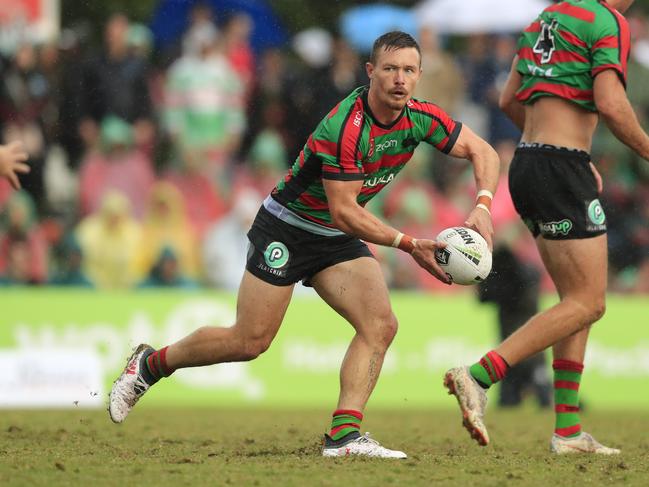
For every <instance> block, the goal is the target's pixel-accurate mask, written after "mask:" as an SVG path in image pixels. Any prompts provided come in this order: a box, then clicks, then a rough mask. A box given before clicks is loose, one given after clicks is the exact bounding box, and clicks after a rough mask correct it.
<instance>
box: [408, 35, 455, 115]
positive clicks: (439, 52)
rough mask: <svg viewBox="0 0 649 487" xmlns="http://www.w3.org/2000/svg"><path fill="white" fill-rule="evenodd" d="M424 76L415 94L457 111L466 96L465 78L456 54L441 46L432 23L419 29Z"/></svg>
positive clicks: (453, 111)
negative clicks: (448, 52)
mask: <svg viewBox="0 0 649 487" xmlns="http://www.w3.org/2000/svg"><path fill="white" fill-rule="evenodd" d="M419 46H420V47H421V68H422V73H421V78H420V79H419V83H418V84H417V89H416V90H415V97H416V98H420V99H422V100H426V101H430V102H433V103H435V104H437V105H439V106H440V107H442V108H443V109H444V110H445V111H447V112H448V113H450V114H452V115H453V114H456V113H457V111H458V108H459V103H460V101H461V99H462V98H463V97H464V90H465V87H464V80H463V79H462V73H461V72H460V68H459V66H458V65H457V63H456V62H455V60H454V59H453V57H452V56H450V55H449V54H447V53H446V52H445V51H444V50H443V49H442V47H441V46H440V42H439V37H438V36H437V33H436V32H434V31H433V30H432V29H431V28H429V27H424V28H422V29H421V30H420V31H419Z"/></svg>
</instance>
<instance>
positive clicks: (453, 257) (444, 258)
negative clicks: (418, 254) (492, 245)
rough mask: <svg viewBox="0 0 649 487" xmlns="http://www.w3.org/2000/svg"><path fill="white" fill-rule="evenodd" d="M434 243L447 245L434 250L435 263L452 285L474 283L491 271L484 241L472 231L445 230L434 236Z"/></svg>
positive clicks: (462, 228) (489, 255)
mask: <svg viewBox="0 0 649 487" xmlns="http://www.w3.org/2000/svg"><path fill="white" fill-rule="evenodd" d="M437 241H438V242H446V244H447V245H446V247H445V248H443V249H437V250H436V251H435V260H436V261H437V263H438V264H439V266H440V267H441V268H442V270H443V271H444V272H446V274H447V275H448V276H449V277H450V278H451V280H452V281H453V283H454V284H462V285H463V286H468V285H471V284H477V283H479V282H480V281H484V280H485V279H486V278H487V276H488V275H489V272H491V252H490V251H489V247H488V246H487V241H486V240H485V239H484V238H483V237H482V235H480V234H479V233H478V232H476V231H475V230H471V229H470V228H466V227H451V228H447V229H446V230H442V231H441V232H440V234H439V235H437Z"/></svg>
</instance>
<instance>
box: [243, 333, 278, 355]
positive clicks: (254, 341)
mask: <svg viewBox="0 0 649 487" xmlns="http://www.w3.org/2000/svg"><path fill="white" fill-rule="evenodd" d="M271 342H272V338H268V337H265V336H257V337H247V338H246V339H244V342H243V346H242V348H241V360H242V361H249V360H254V359H256V358H257V357H259V356H260V355H261V354H262V353H264V352H265V351H266V350H268V348H269V347H270V344H271Z"/></svg>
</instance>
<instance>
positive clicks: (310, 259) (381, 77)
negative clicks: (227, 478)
mask: <svg viewBox="0 0 649 487" xmlns="http://www.w3.org/2000/svg"><path fill="white" fill-rule="evenodd" d="M366 69H367V74H368V76H369V78H370V84H369V87H361V88H358V89H357V90H354V91H353V92H352V93H351V94H350V95H349V96H348V97H347V98H345V99H344V100H342V101H341V102H340V103H339V104H338V105H337V106H336V107H335V108H333V109H332V110H331V112H330V113H329V114H328V115H327V116H326V117H325V118H324V119H323V120H322V122H321V123H320V124H319V125H318V127H317V128H316V129H315V131H314V132H313V134H312V135H311V136H310V137H309V140H308V141H307V143H306V144H305V146H304V149H303V150H302V152H301V153H300V155H299V156H298V158H297V160H296V161H295V164H294V165H293V167H292V168H291V169H290V171H289V172H288V174H287V176H286V177H285V178H284V179H283V180H282V181H280V183H279V184H278V185H277V187H276V188H275V189H274V190H273V192H272V194H271V195H269V197H268V198H267V199H266V201H265V202H264V204H263V206H262V207H261V208H260V210H259V213H258V214H257V217H256V219H255V222H254V223H253V226H252V228H251V230H250V232H249V233H248V237H249V239H250V243H251V245H250V247H249V254H248V255H249V257H248V263H247V266H246V272H245V274H244V277H243V280H242V282H241V286H240V288H239V300H238V304H237V318H236V323H235V324H234V326H232V327H230V328H214V327H204V328H200V329H199V330H197V331H196V332H194V333H193V334H191V335H189V336H188V337H186V338H184V339H182V340H180V341H179V342H177V343H175V344H173V345H171V346H169V347H165V348H162V349H160V350H158V351H155V350H153V348H151V347H149V346H148V345H140V347H138V348H137V349H136V351H135V353H134V354H133V356H132V357H131V359H129V361H128V363H127V367H126V368H125V370H124V372H123V373H122V375H121V376H120V377H119V378H118V380H117V381H116V382H115V384H114V386H113V389H112V391H111V394H110V407H109V411H110V416H111V418H112V419H113V421H115V422H121V421H123V420H124V419H125V418H126V415H127V414H128V413H129V412H130V410H131V409H132V407H133V406H134V405H135V403H136V402H137V400H138V399H139V398H140V397H141V395H142V394H144V392H146V390H147V389H148V388H149V387H150V386H151V385H153V384H154V383H155V382H156V381H157V380H158V379H160V378H161V377H166V376H168V375H169V374H171V373H172V372H173V371H174V370H176V369H178V368H182V367H196V366H201V365H210V364H216V363H221V362H232V361H244V360H252V359H254V358H256V357H257V356H258V355H259V354H261V353H262V352H264V351H265V350H266V349H267V348H268V347H269V346H270V343H271V342H272V340H273V338H274V337H275V334H276V333H277V331H278V329H279V327H280V325H281V323H282V320H283V318H284V313H285V312H286V309H287V307H288V304H289V301H290V300H291V294H292V292H293V287H294V286H295V284H296V283H297V282H298V281H303V282H304V283H305V284H306V285H310V286H313V287H314V288H315V290H316V291H317V292H318V294H319V295H320V296H321V297H322V298H323V299H324V300H325V301H326V302H327V304H329V305H330V306H331V307H332V308H333V309H335V310H336V311H337V312H338V313H339V314H340V315H342V316H343V317H344V318H345V319H346V320H347V321H348V322H349V323H350V324H351V325H352V326H353V327H354V329H355V331H356V335H355V336H354V338H353V340H352V342H351V344H350V346H349V349H348V351H347V354H346V356H345V359H344V361H343V364H342V368H341V371H340V396H339V399H338V405H337V408H336V411H335V412H334V414H333V418H332V422H331V431H330V434H329V435H326V436H325V444H324V448H323V452H322V454H323V455H324V456H345V455H365V456H374V457H382V458H405V457H406V454H405V453H403V452H401V451H395V450H389V449H387V448H384V447H382V446H381V445H380V444H379V443H378V442H376V440H374V439H372V438H371V437H369V436H368V435H361V434H360V423H361V420H362V418H363V413H362V412H363V410H364V408H365V404H366V403H367V400H368V399H369V396H370V394H371V393H372V391H373V389H374V386H375V385H376V381H377V379H378V376H379V372H380V371H381V366H382V364H383V358H384V356H385V353H386V351H387V349H388V346H389V345H390V343H391V342H392V339H393V338H394V335H395V333H396V331H397V319H396V317H395V316H394V314H393V312H392V308H391V305H390V299H389V295H388V289H387V287H386V284H385V281H384V279H383V275H382V272H381V268H380V266H379V264H378V262H377V261H376V260H375V259H374V258H373V256H372V254H371V252H370V251H369V249H368V247H367V245H366V244H365V241H366V242H372V243H374V244H377V245H385V246H392V247H397V248H399V249H401V250H402V251H404V252H407V253H409V254H411V255H412V257H413V259H414V260H415V262H416V263H417V264H418V265H420V266H421V267H423V268H424V269H426V270H427V271H429V272H430V273H431V274H433V275H434V276H436V277H437V278H438V279H440V280H441V281H443V282H445V283H447V284H450V281H449V279H448V277H447V276H446V275H445V274H444V272H443V271H442V270H441V269H440V268H439V266H438V265H437V263H436V262H435V257H434V252H435V250H436V249H438V248H441V247H444V246H445V245H444V244H442V243H437V242H436V241H434V240H430V239H429V238H426V237H425V236H422V237H423V238H419V239H415V238H413V237H411V236H408V235H404V234H403V233H401V232H399V231H398V230H397V229H395V228H392V227H391V226H389V225H387V224H385V223H384V222H382V221H381V220H380V219H378V218H377V217H375V216H374V215H372V214H371V213H369V212H368V211H367V210H366V209H365V208H364V206H365V203H367V201H369V200H370V199H371V198H372V197H373V196H375V195H376V194H377V193H378V192H379V191H380V190H381V189H383V188H384V187H385V186H387V185H388V184H389V183H390V182H391V181H392V180H393V179H394V177H395V175H396V174H397V173H398V172H399V171H400V170H401V169H402V168H403V167H404V165H405V164H406V163H407V162H408V160H409V159H410V157H411V156H412V154H413V151H414V149H415V147H417V145H418V144H419V143H420V142H425V143H428V144H431V145H433V146H435V147H436V148H437V149H438V150H440V151H443V152H446V153H448V154H450V155H452V156H455V157H461V158H466V159H468V160H470V161H471V162H472V164H473V167H474V172H475V179H476V185H477V187H478V189H479V190H481V191H479V192H478V194H479V197H478V200H477V204H476V207H475V208H474V209H473V210H472V211H471V212H470V214H469V215H468V217H467V220H466V222H464V223H465V225H467V226H470V227H473V228H475V229H476V230H477V231H479V232H480V233H481V234H482V235H483V236H484V237H485V239H486V240H487V241H488V242H489V243H490V244H491V240H492V233H493V230H492V224H491V217H490V213H489V203H490V200H491V197H492V195H493V193H494V192H495V190H496V184H497V179H498V167H499V161H498V156H497V154H496V152H495V151H494V150H493V148H491V146H489V144H487V143H486V142H485V141H484V140H482V139H481V138H480V137H478V136H477V135H475V134H474V133H473V132H472V131H471V130H470V129H469V128H468V127H467V126H463V125H462V124H461V123H459V122H456V121H454V120H453V119H451V117H449V116H448V115H447V114H446V113H445V112H444V111H443V110H442V109H441V108H439V107H437V106H436V105H433V104H432V103H428V102H423V101H419V100H415V99H412V98H411V96H412V93H413V91H414V88H415V85H416V84H417V81H418V79H419V76H420V73H421V54H420V52H419V46H418V45H417V43H416V41H415V40H414V39H413V38H412V37H411V36H410V35H408V34H405V33H403V32H390V33H387V34H385V35H383V36H381V37H380V38H378V39H377V41H376V43H375V44H374V48H373V51H372V54H371V57H370V61H369V62H368V63H367V65H366ZM458 223H461V222H458Z"/></svg>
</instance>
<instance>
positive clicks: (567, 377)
mask: <svg viewBox="0 0 649 487" xmlns="http://www.w3.org/2000/svg"><path fill="white" fill-rule="evenodd" d="M552 368H553V369H554V411H555V413H556V417H555V426H554V433H555V434H557V435H559V436H563V437H565V438H571V437H575V436H578V435H579V434H580V433H581V423H580V421H579V383H580V382H581V374H582V372H583V370H584V365H583V364H580V363H579V362H573V361H572V360H561V359H557V360H555V361H554V362H552Z"/></svg>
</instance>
